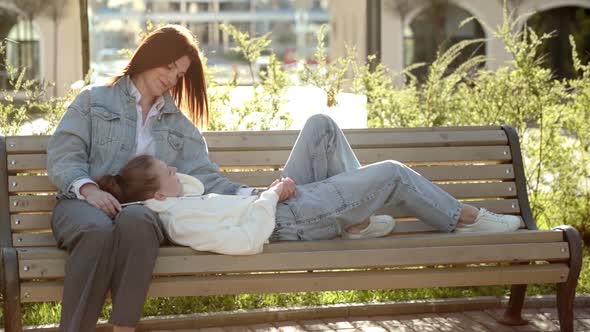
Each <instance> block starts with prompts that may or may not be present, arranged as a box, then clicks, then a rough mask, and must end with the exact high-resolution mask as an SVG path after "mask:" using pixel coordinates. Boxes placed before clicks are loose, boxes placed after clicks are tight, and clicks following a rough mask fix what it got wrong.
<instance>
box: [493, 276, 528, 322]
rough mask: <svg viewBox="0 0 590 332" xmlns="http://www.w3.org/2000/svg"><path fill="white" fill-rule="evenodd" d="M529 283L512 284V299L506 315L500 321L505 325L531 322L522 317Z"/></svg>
mask: <svg viewBox="0 0 590 332" xmlns="http://www.w3.org/2000/svg"><path fill="white" fill-rule="evenodd" d="M526 288H527V285H512V287H511V288H510V300H509V301H508V308H507V309H506V311H505V312H504V317H502V318H501V319H499V320H498V321H499V322H500V323H502V324H504V325H526V324H528V323H529V322H528V321H527V320H525V319H523V318H522V316H521V313H522V307H523V305H524V297H525V296H526Z"/></svg>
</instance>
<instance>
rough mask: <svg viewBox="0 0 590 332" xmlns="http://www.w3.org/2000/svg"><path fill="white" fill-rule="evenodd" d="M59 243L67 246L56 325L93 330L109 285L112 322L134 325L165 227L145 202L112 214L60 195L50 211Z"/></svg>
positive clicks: (73, 331)
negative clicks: (145, 205)
mask: <svg viewBox="0 0 590 332" xmlns="http://www.w3.org/2000/svg"><path fill="white" fill-rule="evenodd" d="M51 225H52V228H53V234H54V236H55V238H56V240H57V244H58V247H59V248H61V249H64V250H67V251H68V252H69V256H68V258H67V260H66V274H65V280H64V292H63V301H62V311H61V321H60V327H59V330H60V331H62V332H86V331H95V329H96V321H97V320H98V316H99V314H100V311H101V308H102V306H103V303H104V300H105V297H106V294H107V291H108V290H110V291H111V296H112V300H113V312H112V315H111V319H110V322H111V323H112V324H114V325H120V326H130V327H132V326H135V325H137V323H138V321H139V319H140V317H141V314H142V311H143V303H144V301H145V297H146V295H147V290H148V287H149V285H150V282H151V279H152V272H153V268H154V264H155V261H156V258H157V256H158V250H159V247H160V244H161V243H162V242H163V241H164V239H165V237H164V233H163V231H162V228H161V226H160V224H159V219H158V218H157V215H156V214H155V213H154V212H152V211H151V210H149V209H148V208H146V207H144V206H138V205H135V206H128V207H125V208H124V209H123V210H122V211H121V212H120V213H119V214H118V215H117V217H116V218H115V220H111V219H110V218H109V216H107V215H106V214H105V213H104V212H102V211H101V210H99V209H97V208H95V207H93V206H92V205H90V204H88V203H87V202H86V201H81V200H68V199H66V200H61V201H59V202H58V204H57V206H56V207H55V209H54V211H53V217H52V223H51Z"/></svg>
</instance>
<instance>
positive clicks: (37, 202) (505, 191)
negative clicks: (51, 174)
mask: <svg viewBox="0 0 590 332" xmlns="http://www.w3.org/2000/svg"><path fill="white" fill-rule="evenodd" d="M440 187H442V188H443V189H444V190H446V191H447V192H448V193H449V194H451V195H452V196H454V197H456V198H458V199H465V198H474V199H475V198H510V197H515V196H516V188H515V185H514V183H512V182H499V183H481V184H441V185H440ZM476 195H477V196H476ZM9 202H10V212H49V211H52V210H53V208H54V207H55V204H56V203H57V199H56V198H55V195H21V196H11V197H10V199H9ZM395 216H397V217H405V216H404V215H399V214H395Z"/></svg>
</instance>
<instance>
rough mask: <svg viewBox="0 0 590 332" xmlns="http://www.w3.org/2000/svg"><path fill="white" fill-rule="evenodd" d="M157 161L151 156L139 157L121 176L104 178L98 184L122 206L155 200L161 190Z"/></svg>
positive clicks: (124, 168) (127, 165)
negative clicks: (155, 168)
mask: <svg viewBox="0 0 590 332" xmlns="http://www.w3.org/2000/svg"><path fill="white" fill-rule="evenodd" d="M155 160H156V159H155V158H154V157H152V156H149V155H139V156H137V157H135V158H133V159H131V160H130V161H129V162H128V163H127V164H126V165H125V167H123V168H122V169H121V171H119V174H117V175H105V176H102V177H100V178H98V179H97V180H96V184H98V186H99V187H100V189H101V190H104V191H106V192H108V193H110V194H111V195H113V196H114V197H115V198H116V199H117V200H118V201H119V203H121V204H123V203H129V202H136V201H145V200H146V199H150V198H153V197H154V194H155V193H156V191H158V190H159V189H160V180H159V178H158V176H157V174H156V172H155V171H154V164H155Z"/></svg>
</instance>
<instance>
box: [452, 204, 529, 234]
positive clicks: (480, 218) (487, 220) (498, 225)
mask: <svg viewBox="0 0 590 332" xmlns="http://www.w3.org/2000/svg"><path fill="white" fill-rule="evenodd" d="M519 227H520V219H519V218H518V217H516V216H511V215H509V214H497V213H494V212H490V211H488V210H486V209H479V213H478V214H477V217H476V218H475V222H473V224H469V225H463V226H461V227H456V228H455V233H479V232H482V233H500V232H514V231H515V230H517V229H518V228H519Z"/></svg>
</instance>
